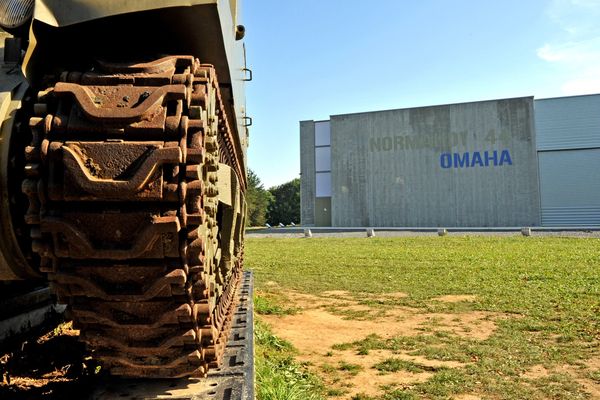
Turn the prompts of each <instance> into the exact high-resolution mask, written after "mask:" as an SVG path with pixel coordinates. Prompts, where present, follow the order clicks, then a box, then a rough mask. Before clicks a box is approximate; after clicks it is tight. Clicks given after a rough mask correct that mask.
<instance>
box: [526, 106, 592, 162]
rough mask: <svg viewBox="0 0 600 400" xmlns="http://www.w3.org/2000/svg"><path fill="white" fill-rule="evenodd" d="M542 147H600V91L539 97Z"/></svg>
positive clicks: (538, 124) (537, 124) (538, 129)
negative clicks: (585, 94) (541, 98)
mask: <svg viewBox="0 0 600 400" xmlns="http://www.w3.org/2000/svg"><path fill="white" fill-rule="evenodd" d="M534 107H535V127H536V135H537V137H536V139H537V149H538V150H564V149H577V148H591V147H600V95H589V96H573V97H560V98H556V99H543V100H535V102H534Z"/></svg>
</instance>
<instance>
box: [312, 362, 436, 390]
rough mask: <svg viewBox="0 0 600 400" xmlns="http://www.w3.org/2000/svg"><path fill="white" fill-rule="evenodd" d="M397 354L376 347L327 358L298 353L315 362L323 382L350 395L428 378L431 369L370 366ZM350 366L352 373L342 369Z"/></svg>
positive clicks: (404, 384)
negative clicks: (383, 369) (389, 369)
mask: <svg viewBox="0 0 600 400" xmlns="http://www.w3.org/2000/svg"><path fill="white" fill-rule="evenodd" d="M392 356H393V357H398V356H397V355H393V354H392V352H391V351H387V350H376V351H371V352H369V354H368V355H358V354H356V352H353V351H341V352H334V354H333V355H331V356H328V357H326V358H314V357H301V359H303V360H304V361H308V362H310V363H312V364H313V365H315V364H314V363H315V362H320V364H317V367H318V369H319V370H320V371H321V376H322V377H323V379H324V381H325V384H326V385H327V386H328V387H330V388H336V389H339V390H342V391H343V392H344V398H352V397H353V396H355V395H357V394H359V393H360V394H365V395H368V396H376V395H377V394H379V392H380V388H381V386H389V385H394V386H399V387H402V386H410V385H414V384H416V383H420V382H425V381H426V380H427V379H429V378H430V377H431V376H432V375H433V373H432V372H419V373H414V372H409V371H398V372H393V373H380V372H379V371H377V370H376V369H374V368H373V366H374V365H375V364H377V363H379V362H381V361H383V360H385V359H387V358H389V357H392ZM344 365H346V366H352V367H353V368H356V371H355V372H354V373H349V372H347V371H345V370H344V369H343V366H344Z"/></svg>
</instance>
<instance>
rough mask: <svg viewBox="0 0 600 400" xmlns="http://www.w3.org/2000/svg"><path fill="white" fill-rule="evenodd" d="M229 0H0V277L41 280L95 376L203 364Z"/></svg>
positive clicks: (233, 54) (230, 227) (225, 177)
mask: <svg viewBox="0 0 600 400" xmlns="http://www.w3.org/2000/svg"><path fill="white" fill-rule="evenodd" d="M240 7H241V4H240V3H239V2H238V1H237V0H165V1H155V0H136V1H117V0H110V1H109V0H72V1H69V0H35V1H34V0H2V1H0V26H2V27H3V28H4V30H5V31H6V32H9V33H10V34H11V36H9V35H8V34H5V36H6V37H7V38H6V42H5V46H4V63H3V64H2V68H1V70H0V116H1V118H2V126H1V130H0V203H1V204H0V219H1V221H2V224H1V226H0V280H2V281H10V280H31V281H39V282H44V281H48V282H49V283H50V287H51V288H52V291H53V292H54V294H55V295H56V298H57V301H58V302H59V303H61V304H66V305H67V315H68V317H69V318H71V319H72V320H73V324H74V327H75V328H76V329H80V331H81V333H80V339H81V340H83V341H84V342H85V343H86V344H87V345H88V346H90V347H91V348H92V349H93V354H94V356H95V357H96V358H97V359H98V360H99V361H100V363H101V364H102V365H103V366H104V367H105V368H107V369H109V370H110V372H111V373H112V374H113V375H122V376H129V377H149V378H150V377H152V378H154V377H159V378H178V377H186V376H204V375H206V373H207V371H208V369H209V368H212V367H218V366H219V365H220V363H221V359H222V355H223V351H224V347H225V345H226V341H227V337H228V333H229V331H230V329H231V326H232V317H233V309H234V306H235V304H234V303H235V295H236V291H237V290H238V286H239V282H240V278H241V274H242V264H243V254H244V247H243V235H244V233H243V232H244V229H243V228H244V223H245V213H246V202H245V198H244V194H245V190H246V147H247V143H248V125H249V123H250V121H251V120H250V119H249V118H248V117H247V116H246V114H245V106H244V105H245V98H244V82H245V81H247V80H249V79H250V78H251V72H250V71H249V70H248V69H247V68H246V66H245V50H244V44H243V37H244V27H243V26H242V25H241V23H240V22H241V21H240V14H241V12H240Z"/></svg>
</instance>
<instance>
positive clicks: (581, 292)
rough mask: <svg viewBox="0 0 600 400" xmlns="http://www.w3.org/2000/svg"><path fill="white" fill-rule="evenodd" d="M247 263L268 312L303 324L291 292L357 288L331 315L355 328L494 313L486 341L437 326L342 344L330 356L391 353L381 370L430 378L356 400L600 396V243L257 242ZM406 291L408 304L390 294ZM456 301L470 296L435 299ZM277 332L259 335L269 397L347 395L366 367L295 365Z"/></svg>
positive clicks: (262, 389) (378, 365) (263, 388)
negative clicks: (389, 318) (403, 312)
mask: <svg viewBox="0 0 600 400" xmlns="http://www.w3.org/2000/svg"><path fill="white" fill-rule="evenodd" d="M246 266H247V268H251V269H253V270H254V273H255V282H256V283H255V285H256V290H257V293H258V296H257V302H258V303H257V307H256V309H257V313H258V314H270V315H271V316H272V315H273V314H275V315H281V318H285V317H286V316H288V315H289V314H296V315H295V316H294V317H295V318H298V317H299V316H301V315H302V306H297V305H296V304H295V303H294V300H293V298H291V297H290V293H302V294H307V295H312V296H315V298H319V297H320V296H323V293H325V292H327V291H332V290H337V291H340V290H341V291H347V293H348V296H349V298H350V299H351V301H352V302H353V303H352V304H353V305H354V308H352V307H350V308H346V309H344V310H340V309H339V307H338V308H336V307H333V306H327V307H325V309H326V310H328V311H330V312H331V313H333V314H335V313H336V312H337V314H339V315H342V316H343V318H344V319H346V320H348V321H349V323H350V322H353V323H360V320H368V319H369V318H371V319H373V318H385V316H386V315H388V314H386V313H389V312H392V311H393V310H398V309H407V310H412V311H411V313H414V314H419V313H421V314H423V315H438V316H446V315H456V316H457V320H458V319H459V318H458V316H462V315H467V314H468V313H480V314H481V313H487V314H486V315H488V316H489V317H488V318H489V319H490V320H491V323H493V324H494V329H493V331H492V332H491V333H490V334H489V335H488V336H487V337H485V338H483V339H481V338H479V339H475V338H473V337H471V336H469V335H468V334H466V335H461V334H457V333H456V332H455V331H452V330H449V329H447V327H444V322H443V321H445V320H440V319H438V320H436V319H435V318H433V319H431V320H428V321H429V322H428V323H427V324H423V325H422V326H420V327H419V331H418V332H417V333H415V334H412V333H411V334H406V335H396V336H393V335H392V336H390V335H382V334H379V335H377V334H371V335H365V337H363V338H361V339H360V340H353V341H349V342H344V343H337V344H336V345H335V346H332V348H331V351H330V352H328V354H327V355H330V354H329V353H331V354H333V353H335V352H336V351H338V352H339V351H346V352H355V353H356V354H358V355H361V356H363V357H369V354H375V352H378V353H377V354H382V353H381V352H388V353H389V357H387V358H386V359H383V360H378V362H375V360H373V365H372V369H373V371H374V372H376V373H377V374H396V373H399V371H400V372H404V373H406V374H414V375H415V376H417V375H418V374H423V375H421V376H422V377H427V379H420V380H417V381H415V382H414V383H412V384H410V385H409V384H406V385H398V384H389V385H385V386H382V387H381V388H380V391H379V392H378V393H377V394H376V395H373V394H371V395H366V394H364V395H363V394H360V393H359V394H354V395H353V397H352V398H353V399H357V400H363V399H374V398H377V399H382V400H392V399H413V398H414V399H418V398H428V399H429V398H430V399H446V398H457V399H475V398H491V399H547V398H551V399H587V398H596V397H595V396H600V362H599V360H600V239H589V238H587V239H585V238H557V237H552V238H551V237H545V238H543V237H539V238H536V237H527V238H526V237H520V236H514V237H513V236H510V237H506V236H505V237H491V236H464V237H458V236H447V237H437V236H422V237H413V238H371V239H366V238H313V239H268V238H261V239H252V238H251V239H247V240H246ZM397 292H402V293H405V294H406V296H404V297H400V296H396V297H385V295H386V294H389V293H397ZM447 295H457V296H470V300H469V301H455V302H444V301H436V300H435V299H436V298H439V297H440V296H447ZM360 307H363V308H360ZM364 310H367V311H364ZM369 310H374V312H371V311H369ZM389 315H392V314H389ZM394 315H396V317H395V318H397V313H396V314H394ZM478 315H479V314H478ZM258 318H259V320H260V319H261V316H260V315H259V317H258ZM352 320H354V321H352ZM377 321H379V319H377ZM398 321H400V319H398ZM440 321H441V322H440ZM398 323H399V324H400V323H401V322H398ZM471 328H472V327H471ZM471 328H469V329H471ZM475 329H476V328H475ZM464 330H465V331H467V329H466V328H464ZM265 332H266V333H265ZM306 334H307V335H309V334H318V332H307V333H306ZM276 335H277V332H271V331H270V330H269V327H268V326H266V325H265V324H264V323H263V324H260V325H259V328H258V329H257V338H256V339H257V377H258V385H259V390H258V393H259V399H263V400H266V399H282V400H283V399H293V398H299V399H300V398H306V399H311V398H314V399H318V398H325V397H331V398H336V397H339V396H344V393H347V392H345V389H344V387H343V386H340V387H338V386H336V387H335V388H334V387H333V386H331V385H329V383H330V382H337V381H340V380H343V379H344V378H343V377H344V376H345V375H348V376H350V375H351V373H355V375H356V374H359V373H361V372H360V371H361V370H364V369H365V368H364V367H361V369H358V367H357V366H352V365H350V364H348V365H342V364H339V365H338V367H332V366H331V365H325V366H319V365H314V364H313V365H308V366H307V365H304V364H303V363H302V362H301V361H298V360H296V358H298V357H299V356H300V354H299V353H298V350H295V349H294V348H293V346H292V345H291V344H290V343H287V342H285V341H283V340H281V339H279V338H277V337H276ZM274 343H275V344H274ZM292 344H293V343H292ZM388 353H386V354H388ZM406 357H413V358H411V359H410V360H408V361H407V359H406ZM415 357H420V358H419V359H420V360H424V361H428V360H432V362H433V361H436V360H437V361H439V362H455V363H457V365H458V364H459V365H460V366H456V367H448V366H443V365H442V366H431V365H432V364H429V363H426V362H424V361H422V362H415V361H414V359H417V358H415ZM411 360H413V361H411ZM370 368H371V367H368V368H367V369H370ZM352 369H354V370H352ZM336 374H337V375H336ZM344 374H345V375H344ZM336 379H337V381H336ZM348 379H349V381H351V379H350V378H348ZM290 393H293V396H291V395H290ZM461 396H463V397H461ZM469 396H471V397H469ZM340 398H342V397H340Z"/></svg>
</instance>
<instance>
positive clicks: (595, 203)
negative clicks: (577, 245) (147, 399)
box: [538, 149, 600, 226]
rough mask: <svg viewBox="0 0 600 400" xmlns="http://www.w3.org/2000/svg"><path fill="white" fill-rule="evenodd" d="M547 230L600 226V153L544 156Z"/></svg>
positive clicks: (544, 221)
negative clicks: (559, 227) (551, 228)
mask: <svg viewBox="0 0 600 400" xmlns="http://www.w3.org/2000/svg"><path fill="white" fill-rule="evenodd" d="M538 159H539V165H540V192H541V203H542V204H541V205H542V225H543V226H600V149H589V150H564V151H551V152H540V153H539V154H538Z"/></svg>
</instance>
